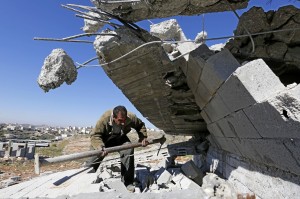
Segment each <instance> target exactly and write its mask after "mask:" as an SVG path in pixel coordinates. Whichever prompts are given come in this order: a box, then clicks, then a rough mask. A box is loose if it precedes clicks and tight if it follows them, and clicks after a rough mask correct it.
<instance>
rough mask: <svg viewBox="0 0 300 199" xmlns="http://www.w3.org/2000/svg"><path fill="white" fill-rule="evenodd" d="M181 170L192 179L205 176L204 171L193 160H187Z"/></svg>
mask: <svg viewBox="0 0 300 199" xmlns="http://www.w3.org/2000/svg"><path fill="white" fill-rule="evenodd" d="M181 170H182V171H183V173H184V174H185V176H186V177H188V178H190V179H194V178H196V177H198V176H202V177H203V173H202V172H201V170H200V169H199V168H198V167H197V166H196V165H195V163H194V162H193V161H192V160H189V161H187V162H186V163H184V164H183V165H182V166H181Z"/></svg>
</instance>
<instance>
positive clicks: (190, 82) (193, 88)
mask: <svg viewBox="0 0 300 199" xmlns="http://www.w3.org/2000/svg"><path fill="white" fill-rule="evenodd" d="M186 83H187V85H188V86H189V88H190V89H191V91H192V93H193V94H194V95H195V94H196V93H197V87H198V84H197V82H195V81H194V80H193V78H188V77H187V80H186Z"/></svg>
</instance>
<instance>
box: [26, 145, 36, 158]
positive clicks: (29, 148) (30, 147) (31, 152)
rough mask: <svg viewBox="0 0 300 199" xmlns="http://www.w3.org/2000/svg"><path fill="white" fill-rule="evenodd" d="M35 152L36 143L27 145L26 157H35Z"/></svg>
mask: <svg viewBox="0 0 300 199" xmlns="http://www.w3.org/2000/svg"><path fill="white" fill-rule="evenodd" d="M34 154H35V146H34V145H27V152H26V158H28V159H33V158H34Z"/></svg>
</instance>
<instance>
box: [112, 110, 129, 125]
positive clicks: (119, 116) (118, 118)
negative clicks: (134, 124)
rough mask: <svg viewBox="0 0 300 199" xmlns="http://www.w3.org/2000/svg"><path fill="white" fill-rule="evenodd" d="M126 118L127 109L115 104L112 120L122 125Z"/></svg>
mask: <svg viewBox="0 0 300 199" xmlns="http://www.w3.org/2000/svg"><path fill="white" fill-rule="evenodd" d="M126 118H127V109H126V108H125V106H116V107H115V108H114V109H113V120H114V123H116V124H117V125H124V124H125V121H126Z"/></svg>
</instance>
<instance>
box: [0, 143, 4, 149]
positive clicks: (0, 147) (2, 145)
mask: <svg viewBox="0 0 300 199" xmlns="http://www.w3.org/2000/svg"><path fill="white" fill-rule="evenodd" d="M3 148H4V142H0V150H2V149H3Z"/></svg>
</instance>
